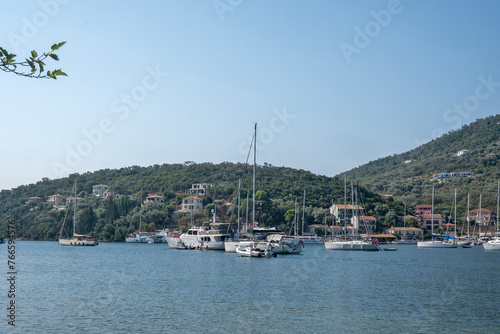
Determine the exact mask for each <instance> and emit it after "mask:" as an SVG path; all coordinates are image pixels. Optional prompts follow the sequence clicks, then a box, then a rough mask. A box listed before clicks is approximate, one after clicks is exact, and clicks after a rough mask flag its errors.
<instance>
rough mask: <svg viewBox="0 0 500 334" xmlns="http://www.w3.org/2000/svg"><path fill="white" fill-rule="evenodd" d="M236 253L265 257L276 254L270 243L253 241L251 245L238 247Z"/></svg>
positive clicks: (245, 255)
mask: <svg viewBox="0 0 500 334" xmlns="http://www.w3.org/2000/svg"><path fill="white" fill-rule="evenodd" d="M236 254H238V256H242V257H264V258H269V257H271V256H276V254H273V251H272V247H271V246H270V245H269V243H263V242H252V243H251V244H250V245H244V246H240V247H238V248H237V249H236Z"/></svg>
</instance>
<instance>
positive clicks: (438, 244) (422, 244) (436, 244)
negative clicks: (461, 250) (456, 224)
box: [417, 187, 458, 248]
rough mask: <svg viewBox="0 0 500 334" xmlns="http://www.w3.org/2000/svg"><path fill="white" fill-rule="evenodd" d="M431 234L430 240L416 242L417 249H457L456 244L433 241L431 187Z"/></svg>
mask: <svg viewBox="0 0 500 334" xmlns="http://www.w3.org/2000/svg"><path fill="white" fill-rule="evenodd" d="M431 233H432V240H427V241H423V240H422V241H418V242H417V247H419V248H457V247H458V245H457V244H456V243H452V242H447V241H443V240H437V239H434V237H435V236H434V187H432V210H431ZM422 239H423V233H422Z"/></svg>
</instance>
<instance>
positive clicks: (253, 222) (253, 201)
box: [252, 123, 257, 230]
mask: <svg viewBox="0 0 500 334" xmlns="http://www.w3.org/2000/svg"><path fill="white" fill-rule="evenodd" d="M256 148H257V123H255V127H254V135H253V200H252V219H253V220H252V225H253V229H254V230H255V166H256V160H257V152H256Z"/></svg>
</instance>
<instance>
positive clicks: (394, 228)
mask: <svg viewBox="0 0 500 334" xmlns="http://www.w3.org/2000/svg"><path fill="white" fill-rule="evenodd" d="M389 230H393V231H420V229H419V228H416V227H391V228H390V229H389Z"/></svg>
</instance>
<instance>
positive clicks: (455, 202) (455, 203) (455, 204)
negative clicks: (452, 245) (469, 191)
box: [453, 188, 457, 239]
mask: <svg viewBox="0 0 500 334" xmlns="http://www.w3.org/2000/svg"><path fill="white" fill-rule="evenodd" d="M453 205H454V206H455V236H454V237H453V239H456V238H457V188H455V201H454V203H453Z"/></svg>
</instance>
